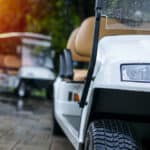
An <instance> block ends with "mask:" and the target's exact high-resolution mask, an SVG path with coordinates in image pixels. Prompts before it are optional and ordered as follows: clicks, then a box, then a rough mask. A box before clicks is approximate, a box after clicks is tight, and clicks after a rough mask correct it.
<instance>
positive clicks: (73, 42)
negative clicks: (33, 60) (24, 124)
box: [53, 0, 150, 150]
mask: <svg viewBox="0 0 150 150" xmlns="http://www.w3.org/2000/svg"><path fill="white" fill-rule="evenodd" d="M149 7H150V2H149V1H148V0H142V1H141V0H132V1H131V0H117V1H112V0H96V8H95V11H96V14H95V19H94V17H90V18H88V19H86V20H85V21H83V23H82V24H81V26H80V27H79V28H78V29H76V30H74V31H73V33H72V34H71V36H70V38H69V41H68V44H67V49H65V50H64V53H62V54H61V56H60V73H59V76H58V77H57V79H56V81H55V83H54V107H53V108H54V117H53V132H54V133H57V132H58V131H59V129H60V128H61V129H62V130H63V132H64V133H65V134H66V136H67V137H68V139H69V140H70V141H71V143H72V144H73V146H74V147H75V149H77V150H83V149H84V150H140V149H142V150H149V149H150V145H149V143H150V122H149V121H150V119H149V118H150V35H149V34H150V15H149V11H150V9H149ZM94 20H95V21H94ZM93 31H94V32H93ZM93 33H94V34H93ZM93 35H94V36H93ZM92 39H93V45H92ZM91 49H92V51H91ZM87 62H89V68H88V70H87V71H86V70H85V68H86V66H87Z"/></svg>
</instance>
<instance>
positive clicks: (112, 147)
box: [84, 120, 139, 150]
mask: <svg viewBox="0 0 150 150" xmlns="http://www.w3.org/2000/svg"><path fill="white" fill-rule="evenodd" d="M84 150H139V148H138V146H137V144H136V141H135V139H134V137H133V134H132V132H131V129H130V127H129V125H128V124H126V123H124V122H122V121H115V120H101V121H95V122H92V123H91V124H90V126H89V128H88V131H87V135H86V138H85V146H84Z"/></svg>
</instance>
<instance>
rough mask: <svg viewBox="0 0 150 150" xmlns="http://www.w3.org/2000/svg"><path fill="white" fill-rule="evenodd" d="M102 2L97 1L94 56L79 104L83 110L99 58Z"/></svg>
mask: <svg viewBox="0 0 150 150" xmlns="http://www.w3.org/2000/svg"><path fill="white" fill-rule="evenodd" d="M101 2H102V1H101V0H97V1H96V10H95V12H96V14H95V27H94V34H93V46H92V56H91V59H90V63H89V68H88V74H87V78H86V82H85V86H84V89H83V94H82V97H81V101H80V103H79V105H80V107H81V108H83V107H84V105H85V104H86V98H87V94H88V91H89V87H90V84H91V80H92V77H93V72H94V67H95V63H96V57H97V48H98V40H99V29H100V22H101Z"/></svg>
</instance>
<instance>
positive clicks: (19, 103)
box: [17, 99, 24, 110]
mask: <svg viewBox="0 0 150 150" xmlns="http://www.w3.org/2000/svg"><path fill="white" fill-rule="evenodd" d="M23 106H24V101H23V100H22V99H19V100H18V101H17V110H22V109H23Z"/></svg>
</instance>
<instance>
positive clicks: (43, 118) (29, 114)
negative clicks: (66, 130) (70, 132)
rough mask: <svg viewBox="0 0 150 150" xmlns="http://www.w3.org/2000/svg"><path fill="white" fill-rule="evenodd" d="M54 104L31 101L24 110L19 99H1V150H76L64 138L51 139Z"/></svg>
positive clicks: (5, 97)
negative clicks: (18, 103) (52, 105)
mask: <svg viewBox="0 0 150 150" xmlns="http://www.w3.org/2000/svg"><path fill="white" fill-rule="evenodd" d="M51 127H52V125H51V103H50V102H48V101H46V100H45V99H38V98H32V99H29V100H28V101H26V102H25V107H24V109H23V110H17V109H16V98H14V97H13V96H12V95H11V94H7V96H6V95H5V96H4V95H0V150H74V149H73V147H72V146H71V144H70V143H69V141H68V140H67V139H66V138H65V137H54V136H52V128H51Z"/></svg>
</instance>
